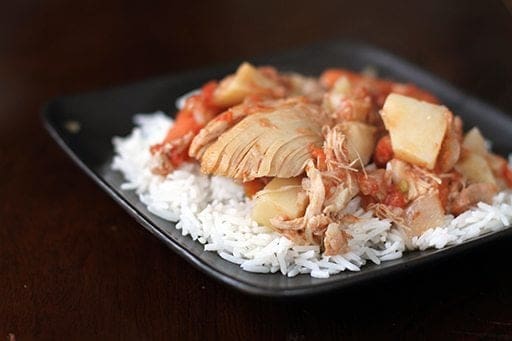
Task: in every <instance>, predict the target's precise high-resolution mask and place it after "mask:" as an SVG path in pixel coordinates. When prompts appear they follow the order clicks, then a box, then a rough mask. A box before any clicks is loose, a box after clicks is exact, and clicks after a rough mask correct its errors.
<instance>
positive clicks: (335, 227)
mask: <svg viewBox="0 0 512 341" xmlns="http://www.w3.org/2000/svg"><path fill="white" fill-rule="evenodd" d="M350 238H351V236H350V234H348V233H347V232H346V231H345V230H343V226H341V225H340V224H336V223H331V224H329V225H328V226H327V230H326V231H325V237H324V249H325V252H324V255H326V256H335V255H339V254H341V253H346V252H348V251H349V248H348V241H349V239H350Z"/></svg>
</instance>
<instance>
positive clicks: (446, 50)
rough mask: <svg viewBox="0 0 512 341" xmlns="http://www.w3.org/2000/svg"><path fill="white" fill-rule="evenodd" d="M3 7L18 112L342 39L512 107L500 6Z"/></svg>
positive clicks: (456, 0) (0, 44)
mask: <svg viewBox="0 0 512 341" xmlns="http://www.w3.org/2000/svg"><path fill="white" fill-rule="evenodd" d="M0 6H1V8H2V10H1V11H0V27H1V29H0V71H1V75H2V77H1V78H2V85H1V87H2V88H1V92H0V96H2V97H1V101H0V103H1V104H0V105H2V107H3V108H5V106H6V105H9V106H8V107H7V108H8V109H10V111H12V108H13V106H17V104H16V101H17V99H16V97H17V96H13V95H14V94H20V93H25V94H27V93H31V94H32V93H37V94H38V95H40V96H42V97H41V99H43V98H48V97H51V96H55V95H59V94H64V93H70V92H77V91H82V90H87V89H91V88H96V87H102V86H106V85H111V84H121V83H124V82H130V81H136V80H140V79H143V78H146V77H151V76H156V75H161V74H165V73H172V72H175V71H177V70H183V69H190V68H195V67H198V66H204V65H211V64H215V63H217V62H221V61H226V60H232V59H248V58H250V57H251V56H254V55H258V54H262V53H269V52H273V51H278V50H284V49H287V48H290V47H297V46H303V45H307V44H309V43H312V42H317V41H322V40H326V39H333V38H338V37H345V38H352V39H356V40H362V41H365V42H369V43H372V44H375V45H377V46H380V47H382V48H385V49H388V50H390V51H392V52H394V53H396V54H398V55H400V56H402V57H405V58H406V59H408V60H410V61H412V62H414V63H417V64H420V65H421V66H423V67H424V68H426V69H428V70H430V71H432V72H434V73H436V74H438V75H441V76H442V77H444V78H445V79H447V80H448V81H450V82H452V83H454V84H455V85H458V86H460V87H463V88H464V89H465V90H468V91H470V92H472V93H475V94H478V95H479V96H480V97H484V98H485V99H488V100H490V101H491V102H493V103H495V104H497V105H499V106H501V107H503V108H505V109H511V108H512V107H511V104H510V98H511V97H512V96H511V95H512V82H510V79H511V76H512V63H511V62H510V61H512V15H511V14H510V13H509V12H508V11H507V9H506V6H505V4H504V2H501V1H499V0H488V1H484V0H481V1H477V0H476V1H475V0H473V1H467V0H450V1H442V0H434V1H396V0H391V1H367V0H366V1H365V0H363V1H307V0H297V1H245V2H240V1H235V0H219V1H215V2H202V1H150V2H141V1H126V0H117V1H116V0H103V1H81V2H76V1H59V0H47V1H28V0H23V1H21V2H17V1H16V2H7V1H4V2H3V4H2V5H0ZM498 84H499V86H497V85H498ZM7 103H10V104H7ZM509 111H510V110H509ZM2 116H4V115H2Z"/></svg>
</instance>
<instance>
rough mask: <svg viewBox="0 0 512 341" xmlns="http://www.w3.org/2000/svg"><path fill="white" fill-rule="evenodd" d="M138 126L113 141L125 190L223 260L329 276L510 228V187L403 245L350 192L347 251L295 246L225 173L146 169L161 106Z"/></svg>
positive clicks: (139, 118) (164, 122)
mask: <svg viewBox="0 0 512 341" xmlns="http://www.w3.org/2000/svg"><path fill="white" fill-rule="evenodd" d="M134 123H135V125H136V126H135V128H134V129H133V131H132V133H131V134H130V135H129V136H127V137H124V138H120V137H116V138H114V140H113V143H114V147H115V151H116V156H115V158H114V161H113V164H112V168H113V169H115V170H119V171H121V172H122V173H123V175H124V177H125V179H126V183H124V184H123V185H122V189H123V190H135V191H136V192H137V194H138V195H139V198H140V200H141V201H142V202H143V203H144V204H145V205H146V206H147V208H148V210H149V211H150V212H152V213H153V214H155V215H157V216H159V217H161V218H163V219H166V220H168V221H171V222H177V224H176V226H175V227H174V224H169V229H171V228H176V229H179V230H181V232H182V234H183V235H189V236H190V237H191V238H192V239H194V240H196V241H198V242H200V243H202V244H204V249H205V250H206V251H214V252H217V253H218V255H219V256H220V257H222V258H224V259H225V260H227V261H229V262H232V263H236V264H239V265H240V267H241V268H242V269H244V270H246V271H250V272H260V273H269V272H270V273H275V272H280V273H282V274H283V275H286V276H289V277H293V276H296V275H298V274H303V273H308V274H310V275H311V276H313V277H318V278H326V277H329V275H332V274H336V273H339V272H340V271H345V270H350V271H359V270H360V268H361V267H362V266H363V265H364V264H366V263H367V262H369V261H370V262H373V263H376V264H380V262H383V261H388V260H392V259H397V258H400V257H402V254H403V253H404V252H405V251H406V250H407V249H420V250H424V249H427V248H442V247H445V246H447V245H452V244H458V243H462V242H463V241H465V240H467V239H470V238H473V237H476V236H478V235H481V234H484V233H489V232H494V231H499V230H501V229H503V228H505V227H508V225H509V224H510V220H511V219H512V193H511V192H501V193H499V194H498V195H496V197H495V198H494V202H493V205H487V204H484V203H480V204H478V206H477V207H475V208H474V209H472V210H469V211H467V212H465V213H463V214H461V215H460V216H458V217H456V218H453V217H452V216H449V215H447V216H446V220H445V224H444V225H443V226H440V227H437V228H435V229H429V230H428V231H426V232H425V233H423V234H422V235H421V236H420V237H415V238H414V239H413V240H412V245H407V246H406V245H405V243H404V238H402V236H401V235H400V233H399V232H398V231H397V230H396V229H395V228H393V227H392V224H391V222H390V221H388V220H381V219H378V218H375V217H374V216H373V215H372V212H365V211H364V210H363V209H362V208H360V206H359V201H358V199H357V198H356V199H354V200H352V201H351V202H350V204H349V205H348V206H347V207H346V208H345V211H346V212H347V213H350V214H353V215H355V216H357V217H359V218H360V220H359V221H358V222H357V223H354V224H352V225H350V226H349V228H348V229H349V232H350V234H351V235H352V239H351V240H350V242H349V246H350V252H348V253H346V254H343V255H338V256H331V257H326V256H323V255H322V254H321V253H320V249H319V247H318V246H299V245H294V244H293V242H291V241H290V240H288V239H287V238H285V237H283V236H280V235H279V234H277V233H275V232H273V231H272V230H271V229H269V228H266V227H263V226H258V224H256V223H255V222H254V221H253V220H252V219H251V218H250V211H251V202H250V201H249V200H247V199H246V198H245V196H244V193H243V190H242V188H241V186H239V185H237V184H235V183H234V182H233V181H231V180H230V179H227V178H223V177H218V176H213V177H208V176H205V175H203V174H201V173H200V172H199V169H198V166H197V165H194V164H186V165H184V166H183V167H181V168H180V169H179V170H176V171H175V172H173V173H171V174H169V175H168V176H167V177H165V178H164V177H161V176H156V175H153V174H152V173H151V172H150V166H149V164H150V154H149V146H150V145H151V144H154V143H156V142H160V141H161V140H162V138H163V137H164V136H165V133H166V132H167V130H168V128H169V127H170V126H171V124H172V120H171V119H170V118H169V117H167V116H166V115H164V113H162V112H157V113H153V114H139V115H136V116H135V117H134Z"/></svg>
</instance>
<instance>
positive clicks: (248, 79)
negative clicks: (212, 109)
mask: <svg viewBox="0 0 512 341" xmlns="http://www.w3.org/2000/svg"><path fill="white" fill-rule="evenodd" d="M278 87H279V84H278V83H277V82H276V81H275V80H273V79H270V78H269V77H267V76H265V75H264V74H263V73H261V72H260V71H258V69H256V68H255V67H254V66H252V65H251V64H249V63H243V64H242V65H240V66H239V67H238V70H237V71H236V73H235V74H234V75H231V76H228V77H226V78H225V79H224V80H223V81H222V82H220V84H219V87H218V88H217V89H216V90H215V92H214V93H213V102H214V103H215V104H216V105H218V106H220V107H226V108H227V107H230V106H233V105H236V104H240V103H241V102H242V101H243V100H244V98H245V97H246V96H248V95H251V94H253V95H254V94H265V93H271V92H272V90H276V89H278Z"/></svg>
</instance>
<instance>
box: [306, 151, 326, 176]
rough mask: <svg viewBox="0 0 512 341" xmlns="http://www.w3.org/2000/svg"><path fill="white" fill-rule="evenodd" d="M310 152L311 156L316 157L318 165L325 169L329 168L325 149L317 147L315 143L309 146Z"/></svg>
mask: <svg viewBox="0 0 512 341" xmlns="http://www.w3.org/2000/svg"><path fill="white" fill-rule="evenodd" d="M309 152H310V153H311V156H312V157H313V158H315V159H316V162H317V165H316V167H317V168H318V169H319V170H321V171H324V170H326V169H327V164H326V162H325V153H324V150H323V149H322V148H320V147H317V146H315V145H310V146H309Z"/></svg>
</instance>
